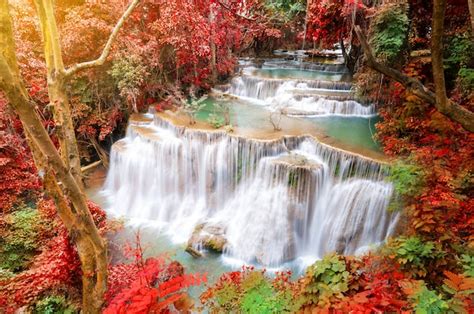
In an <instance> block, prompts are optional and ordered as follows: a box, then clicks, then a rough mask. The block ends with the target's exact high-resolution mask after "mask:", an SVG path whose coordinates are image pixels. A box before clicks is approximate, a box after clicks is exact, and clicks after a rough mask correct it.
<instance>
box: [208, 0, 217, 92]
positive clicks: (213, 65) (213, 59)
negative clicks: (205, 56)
mask: <svg viewBox="0 0 474 314" xmlns="http://www.w3.org/2000/svg"><path fill="white" fill-rule="evenodd" d="M215 20H216V14H215V12H214V4H213V3H211V4H210V5H209V25H210V27H211V36H210V38H209V46H210V48H211V60H210V63H211V79H212V83H213V84H215V83H216V82H217V66H216V59H217V48H216V42H215V29H214V27H215V25H214V23H215Z"/></svg>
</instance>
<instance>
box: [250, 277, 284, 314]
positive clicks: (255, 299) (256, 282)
mask: <svg viewBox="0 0 474 314" xmlns="http://www.w3.org/2000/svg"><path fill="white" fill-rule="evenodd" d="M242 287H243V288H244V291H245V293H244V294H243V297H242V301H241V310H242V313H249V314H250V313H252V314H253V313H255V314H260V313H261V314H270V313H289V312H291V304H292V297H291V294H290V293H287V292H283V293H278V292H277V291H275V289H274V288H273V286H272V284H271V282H270V281H269V280H268V279H267V278H266V277H265V276H264V275H263V274H262V273H261V272H252V273H250V274H249V276H247V278H246V280H245V281H244V282H243V284H242Z"/></svg>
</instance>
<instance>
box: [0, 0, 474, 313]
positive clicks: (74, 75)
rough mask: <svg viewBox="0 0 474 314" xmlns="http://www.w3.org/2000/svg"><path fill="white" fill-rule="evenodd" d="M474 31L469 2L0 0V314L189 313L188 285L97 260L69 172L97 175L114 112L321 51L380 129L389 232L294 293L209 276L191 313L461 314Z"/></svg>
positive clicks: (470, 226) (473, 204)
mask: <svg viewBox="0 0 474 314" xmlns="http://www.w3.org/2000/svg"><path fill="white" fill-rule="evenodd" d="M473 36H474V4H473V3H472V0H446V1H440V0H436V1H419V0H388V1H366V0H312V1H307V2H306V1H299V0H296V1H292V0H267V1H264V0H248V1H239V0H232V1H226V0H221V1H219V0H198V1H194V0H193V1H192V0H180V1H165V0H143V1H138V0H135V1H133V2H131V3H130V4H128V3H126V2H124V1H115V0H112V1H102V2H95V1H90V2H89V1H81V0H57V1H54V2H53V1H52V0H35V1H25V0H16V1H7V0H0V45H1V47H0V52H1V54H0V210H1V214H0V235H1V238H0V308H2V309H1V310H0V312H14V311H15V310H16V309H19V308H24V309H26V308H27V309H29V310H31V311H33V312H38V313H57V312H65V311H71V312H77V311H79V309H81V307H82V310H83V311H84V312H85V313H89V312H90V313H95V312H99V311H101V309H105V312H108V313H125V312H127V313H143V312H147V311H148V312H152V311H155V312H160V311H162V312H166V311H167V309H168V308H170V307H174V308H176V309H179V310H180V311H183V312H184V311H186V310H188V309H189V308H190V301H189V299H188V298H186V293H185V288H186V287H188V286H190V285H195V284H200V283H201V282H203V281H205V278H203V277H202V276H201V275H199V274H196V275H185V273H184V270H183V269H182V267H181V266H180V265H179V264H177V263H168V262H166V261H165V260H164V259H162V258H160V257H157V258H152V259H148V260H144V258H143V255H142V253H143V252H142V250H141V249H140V247H139V246H138V247H136V248H129V249H128V253H129V254H130V257H131V259H132V260H133V261H134V262H132V263H130V264H118V265H108V264H107V263H108V260H107V254H106V252H107V243H106V241H104V236H105V235H106V234H108V233H110V232H113V230H114V229H116V228H117V223H116V222H113V221H109V220H107V219H106V216H105V213H104V212H103V211H102V209H100V208H99V207H98V206H97V205H95V204H93V203H92V202H90V201H87V199H86V197H85V194H84V183H83V179H84V177H83V173H82V170H81V167H84V166H86V165H88V164H90V163H93V162H95V161H98V160H101V161H102V164H103V165H104V166H107V158H108V156H107V154H108V153H107V152H108V151H109V149H110V147H111V145H112V143H113V142H114V141H115V140H117V139H118V138H120V137H122V136H123V134H124V132H125V128H126V124H127V121H128V118H129V117H130V115H132V114H133V113H138V112H144V111H146V110H147V109H148V107H149V106H153V107H154V108H155V109H156V110H167V109H172V108H174V107H176V106H180V102H179V99H182V98H183V97H187V96H189V95H192V96H193V97H194V96H195V97H197V96H199V95H202V94H203V93H206V91H208V90H209V89H210V88H211V87H212V86H214V85H215V84H216V83H218V82H225V81H226V80H227V79H228V78H229V77H230V76H231V75H232V74H233V73H234V69H235V66H236V62H237V58H239V57H254V56H268V55H271V54H272V51H273V50H274V49H301V48H302V47H304V49H307V50H311V51H313V52H314V53H315V54H317V53H320V52H321V50H322V49H333V48H334V47H336V46H337V45H338V46H339V47H340V48H342V51H343V55H344V59H345V63H346V66H347V67H348V68H349V69H350V71H351V72H352V73H353V74H354V78H355V82H356V86H357V94H358V97H359V98H360V99H362V100H364V101H370V102H373V103H375V104H376V106H377V108H378V111H379V114H380V116H381V117H382V118H383V119H382V120H381V122H379V123H378V124H377V132H376V137H377V139H378V141H379V142H380V143H381V145H382V147H383V150H384V152H385V154H387V155H388V156H390V157H392V158H393V164H392V166H391V167H390V168H391V169H390V173H391V174H390V180H391V181H392V182H393V183H394V186H395V190H396V197H394V199H393V200H392V202H391V206H390V207H391V210H394V211H400V212H401V213H402V215H403V222H402V225H401V226H400V227H399V229H400V232H399V236H398V237H396V238H394V239H391V240H389V241H388V242H387V243H386V244H385V245H384V246H383V247H381V248H379V249H378V250H377V251H375V252H372V253H370V254H368V255H365V256H361V257H354V256H341V255H336V254H335V255H330V256H328V257H326V258H325V259H323V260H321V261H318V262H316V264H315V265H313V266H311V267H309V268H308V269H307V271H306V274H305V275H304V276H303V277H301V278H300V279H298V280H292V279H291V276H290V274H289V273H286V272H283V273H279V274H277V276H276V277H275V278H273V277H271V276H267V275H266V274H265V273H264V272H261V271H258V270H254V269H252V268H246V269H244V270H242V271H239V272H232V273H228V274H224V275H223V276H222V278H221V279H220V280H219V281H218V282H217V283H211V284H212V285H211V286H210V288H209V289H208V290H207V291H206V292H205V293H204V294H203V295H202V297H201V298H202V302H203V304H204V305H205V306H206V307H207V308H208V309H211V312H229V311H238V312H249V313H281V312H297V311H300V312H304V313H311V312H312V311H336V312H337V311H340V312H348V311H354V312H402V311H406V312H411V311H416V312H419V313H444V312H447V311H451V312H456V313H469V312H472V311H474V301H473V298H472V296H473V292H474V255H473V250H474V217H473V212H474V195H473V192H474V186H473V184H474V174H473V171H474V156H473V151H474V145H473V144H474V135H473V133H472V132H473V131H474V126H473V125H474V119H473V114H472V112H473V111H474V40H473V38H474V37H473ZM90 60H92V61H90ZM2 91H3V92H2ZM137 278H139V280H137ZM107 287H108V290H107ZM81 296H82V301H81ZM81 303H82V305H81Z"/></svg>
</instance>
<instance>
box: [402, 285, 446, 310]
mask: <svg viewBox="0 0 474 314" xmlns="http://www.w3.org/2000/svg"><path fill="white" fill-rule="evenodd" d="M410 299H411V301H412V304H413V309H414V311H415V313H417V314H439V313H445V312H446V311H447V310H448V309H449V305H448V303H447V302H446V301H444V300H443V299H442V298H441V296H440V295H438V294H436V292H434V291H431V290H429V289H428V288H426V286H423V287H422V288H421V290H420V291H419V292H417V293H416V294H415V295H414V296H412V297H410Z"/></svg>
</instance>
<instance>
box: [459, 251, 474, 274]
mask: <svg viewBox="0 0 474 314" xmlns="http://www.w3.org/2000/svg"><path fill="white" fill-rule="evenodd" d="M459 261H460V264H461V266H462V268H463V270H464V275H465V276H467V277H473V278H474V255H470V254H462V255H461V257H460V259H459Z"/></svg>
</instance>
